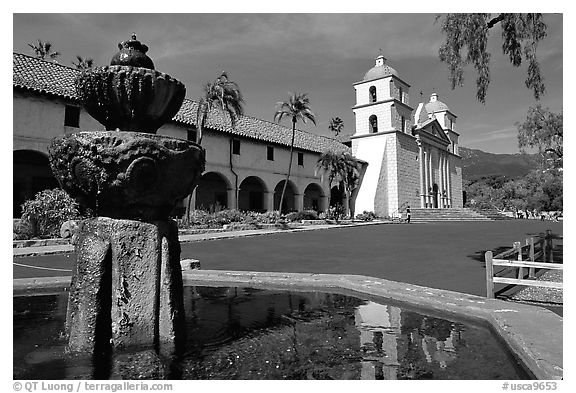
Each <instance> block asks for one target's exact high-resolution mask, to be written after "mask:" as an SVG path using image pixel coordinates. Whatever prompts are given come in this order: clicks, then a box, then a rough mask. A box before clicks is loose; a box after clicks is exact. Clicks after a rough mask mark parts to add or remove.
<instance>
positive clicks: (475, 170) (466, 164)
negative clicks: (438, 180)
mask: <svg viewBox="0 0 576 393" xmlns="http://www.w3.org/2000/svg"><path fill="white" fill-rule="evenodd" d="M458 150H459V153H460V156H461V157H462V179H463V180H471V179H476V178H480V177H484V176H506V177H509V178H518V177H522V176H524V175H526V174H528V172H530V171H532V170H534V169H536V168H537V166H538V157H537V155H536V154H522V153H513V154H510V153H489V152H485V151H482V150H479V149H471V148H468V147H462V146H461V147H459V148H458Z"/></svg>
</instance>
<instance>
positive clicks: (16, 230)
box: [12, 220, 34, 240]
mask: <svg viewBox="0 0 576 393" xmlns="http://www.w3.org/2000/svg"><path fill="white" fill-rule="evenodd" d="M12 229H13V230H12V239H13V240H28V239H30V238H32V236H33V235H34V234H33V233H32V227H31V226H30V223H29V222H27V221H24V220H14V222H13V225H12Z"/></svg>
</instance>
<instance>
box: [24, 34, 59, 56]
mask: <svg viewBox="0 0 576 393" xmlns="http://www.w3.org/2000/svg"><path fill="white" fill-rule="evenodd" d="M28 46H29V47H30V48H32V50H33V51H34V53H35V54H36V57H38V58H39V59H42V60H45V59H46V57H48V58H50V59H52V60H56V58H57V57H58V56H60V52H52V44H51V43H50V42H48V41H46V42H42V40H40V39H38V45H34V44H28Z"/></svg>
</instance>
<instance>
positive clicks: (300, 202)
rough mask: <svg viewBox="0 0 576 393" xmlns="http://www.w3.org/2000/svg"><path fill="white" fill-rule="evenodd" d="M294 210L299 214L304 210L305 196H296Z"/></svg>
mask: <svg viewBox="0 0 576 393" xmlns="http://www.w3.org/2000/svg"><path fill="white" fill-rule="evenodd" d="M294 208H295V209H296V211H299V212H301V211H302V210H304V194H294Z"/></svg>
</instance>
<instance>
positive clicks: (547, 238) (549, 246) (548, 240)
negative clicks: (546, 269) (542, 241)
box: [546, 229, 554, 263]
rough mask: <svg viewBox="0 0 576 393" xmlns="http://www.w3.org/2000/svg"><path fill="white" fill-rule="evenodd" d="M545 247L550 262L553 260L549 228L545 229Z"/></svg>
mask: <svg viewBox="0 0 576 393" xmlns="http://www.w3.org/2000/svg"><path fill="white" fill-rule="evenodd" d="M546 246H547V247H546V248H547V251H548V252H549V255H550V257H549V258H548V261H550V263H553V262H554V245H553V244H552V230H550V229H546Z"/></svg>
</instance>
